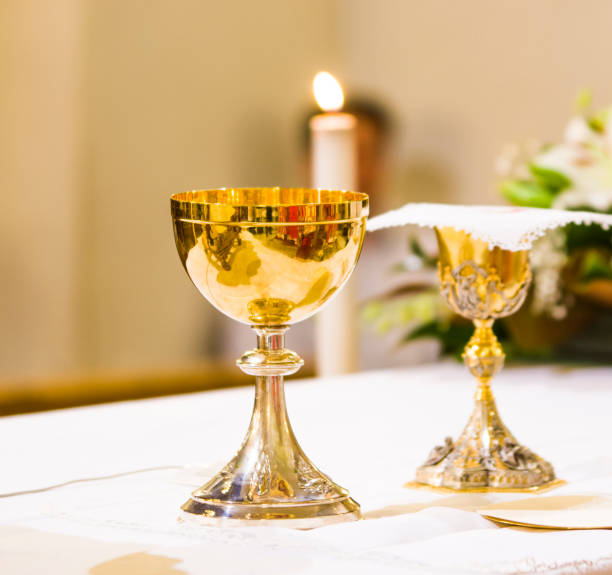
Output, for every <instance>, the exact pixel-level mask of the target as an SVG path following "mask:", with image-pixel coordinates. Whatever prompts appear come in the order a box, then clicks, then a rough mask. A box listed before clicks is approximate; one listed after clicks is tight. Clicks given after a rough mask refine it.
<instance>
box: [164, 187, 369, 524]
mask: <svg viewBox="0 0 612 575" xmlns="http://www.w3.org/2000/svg"><path fill="white" fill-rule="evenodd" d="M171 208H172V220H173V224H174V235H175V239H176V245H177V249H178V253H179V255H180V257H181V261H182V262H183V265H184V267H185V269H186V271H187V273H188V275H189V277H190V278H191V280H192V281H193V283H194V284H195V285H196V287H197V288H198V289H199V291H200V292H201V293H202V294H203V295H204V296H205V297H206V298H207V299H208V300H209V301H210V302H211V303H212V304H213V305H214V306H215V307H217V308H218V309H219V310H220V311H222V312H223V313H225V314H226V315H228V316H229V317H231V318H233V319H235V320H238V321H240V322H242V323H245V324H248V325H250V326H251V327H253V328H254V330H255V332H256V334H257V347H256V348H255V349H252V350H250V351H247V352H246V353H245V354H244V355H243V356H242V357H241V358H240V359H239V360H238V361H237V364H238V367H240V369H242V370H243V371H244V372H245V373H248V374H250V375H253V376H255V405H254V407H253V415H252V417H251V423H250V426H249V429H248V431H247V434H246V437H245V439H244V441H243V443H242V445H241V447H240V449H239V450H238V453H237V454H236V455H235V456H234V458H233V459H232V460H231V461H230V462H229V463H228V464H227V465H226V466H225V467H224V468H223V469H222V470H221V471H220V472H219V473H218V474H217V475H216V476H214V477H213V478H211V479H210V480H209V481H208V482H207V483H206V484H205V485H203V486H202V487H201V488H200V489H197V490H196V491H194V492H193V493H192V495H191V498H190V499H189V500H188V501H187V502H186V503H185V504H184V505H183V507H182V509H183V514H182V517H183V518H184V519H192V520H193V519H195V520H197V521H199V522H204V523H211V522H212V523H219V522H222V523H224V524H225V525H245V524H247V525H262V524H269V523H273V524H277V525H278V524H279V523H281V524H282V525H283V526H290V527H298V528H302V527H303V528H308V527H316V526H319V525H327V524H329V523H335V522H338V521H347V520H353V519H358V518H359V516H360V511H359V505H358V504H357V503H356V502H355V501H354V500H353V499H351V497H350V496H349V494H348V492H347V491H346V490H345V489H343V488H342V487H340V486H338V485H336V484H335V483H334V482H333V481H332V480H331V479H330V478H329V477H327V475H325V474H324V473H322V472H321V471H319V469H317V468H316V467H315V466H314V465H313V464H312V463H311V461H310V460H309V459H308V457H306V455H305V454H304V452H303V451H302V449H301V448H300V446H299V445H298V443H297V441H296V439H295V436H294V434H293V430H292V429H291V424H290V423H289V418H288V416H287V410H286V407H285V395H284V387H283V378H284V377H285V376H287V375H291V374H293V373H295V372H296V371H298V370H299V368H300V367H301V366H302V363H303V361H302V359H301V358H300V357H299V356H298V355H297V354H296V353H295V352H293V351H291V350H288V349H286V348H285V332H286V331H287V329H288V327H289V326H290V325H291V324H294V323H296V322H298V321H301V320H303V319H306V318H307V317H309V316H311V315H312V314H314V313H315V312H316V311H317V310H318V309H319V308H320V307H321V306H322V305H323V304H324V303H326V302H327V301H329V300H330V298H331V297H332V296H333V295H334V294H335V293H337V291H338V290H339V289H340V288H341V287H342V285H343V284H344V282H345V281H346V280H347V279H348V277H349V276H350V274H351V272H352V270H353V268H354V266H355V264H356V262H357V259H358V257H359V253H360V251H361V246H362V243H363V236H364V233H365V221H366V217H367V214H368V199H367V196H366V195H365V194H358V193H355V192H343V191H325V190H306V189H282V188H257V189H222V190H204V191H196V192H186V193H183V194H177V195H175V196H173V197H172V199H171ZM211 441H214V438H212V439H211Z"/></svg>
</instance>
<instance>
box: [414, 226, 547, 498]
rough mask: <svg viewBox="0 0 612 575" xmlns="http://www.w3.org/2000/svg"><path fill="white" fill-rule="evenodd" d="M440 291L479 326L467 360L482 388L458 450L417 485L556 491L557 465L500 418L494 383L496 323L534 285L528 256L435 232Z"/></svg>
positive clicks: (448, 449) (432, 463)
mask: <svg viewBox="0 0 612 575" xmlns="http://www.w3.org/2000/svg"><path fill="white" fill-rule="evenodd" d="M436 236H437V239H438V246H439V248H440V256H439V263H438V272H439V276H440V289H441V291H442V294H443V295H444V297H445V298H446V300H447V302H448V303H449V305H450V307H451V308H452V309H453V310H454V311H455V312H457V313H458V314H461V315H462V316H464V317H466V318H468V319H470V320H472V321H473V322H474V325H475V327H476V329H475V331H474V335H473V336H472V338H471V339H470V341H469V342H468V344H467V346H466V348H465V351H464V353H463V360H464V362H465V364H466V365H467V367H468V369H469V370H470V372H471V373H472V375H473V376H474V377H475V378H476V379H477V381H478V387H477V389H476V396H475V406H474V411H473V412H472V416H471V418H470V420H469V422H468V424H467V426H466V427H465V429H464V430H463V432H462V433H461V435H460V436H459V439H457V440H456V441H455V442H454V443H453V441H452V439H451V438H450V437H447V438H446V440H445V444H444V445H442V446H438V447H435V448H434V449H433V450H432V451H431V453H430V455H429V457H428V459H427V461H425V463H424V464H423V465H422V466H421V467H419V468H418V469H417V473H416V482H417V483H420V484H427V485H430V486H435V487H446V488H451V489H457V490H476V491H488V490H504V491H505V490H514V491H532V490H537V489H541V488H543V487H546V486H550V485H551V484H552V482H553V481H554V480H555V473H554V471H553V468H552V466H551V464H550V463H548V462H547V461H544V460H543V459H541V458H540V457H538V456H537V455H536V454H535V453H533V452H532V451H530V450H529V449H527V448H526V447H524V446H522V445H520V444H519V443H518V442H517V440H516V439H515V438H514V436H513V435H512V434H511V433H510V431H509V430H508V429H507V427H506V426H505V425H504V424H503V423H502V420H501V418H500V416H499V413H498V412H497V407H496V405H495V400H494V398H493V393H492V391H491V387H490V382H491V379H492V378H493V376H494V375H495V374H496V373H497V372H498V371H499V370H500V369H501V368H502V366H503V364H504V357H505V356H504V352H503V351H502V348H501V345H500V344H499V341H498V340H497V338H496V337H495V334H494V333H493V329H492V326H493V322H494V321H495V319H497V318H499V317H504V316H508V315H511V314H513V313H514V312H515V311H516V310H518V308H519V307H520V306H521V305H522V304H523V301H524V300H525V297H526V295H527V289H528V287H529V283H530V281H531V272H530V269H529V253H528V251H526V250H522V251H510V250H504V249H501V248H499V247H494V248H492V249H490V248H489V245H488V244H487V242H484V241H482V240H478V239H474V238H472V237H471V236H470V235H469V234H467V233H465V232H462V231H457V230H455V229H453V228H439V229H436Z"/></svg>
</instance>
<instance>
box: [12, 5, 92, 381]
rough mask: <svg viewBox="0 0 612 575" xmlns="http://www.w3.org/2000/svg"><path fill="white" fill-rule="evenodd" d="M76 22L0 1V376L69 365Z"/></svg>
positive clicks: (72, 11)
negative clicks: (0, 199)
mask: <svg viewBox="0 0 612 575" xmlns="http://www.w3.org/2000/svg"><path fill="white" fill-rule="evenodd" d="M81 16H82V14H81V6H80V5H79V2H78V0H61V1H56V2H41V1H35V0H3V2H1V3H0V78H1V82H2V86H1V88H0V189H1V198H2V204H1V205H2V209H1V210H0V245H1V248H0V278H1V279H0V376H4V375H6V376H10V375H16V374H18V375H21V374H32V373H46V372H49V371H55V372H61V371H65V370H70V369H72V368H74V366H75V364H76V362H77V351H76V346H77V319H78V305H79V301H80V299H79V290H78V277H77V273H78V271H77V264H78V261H77V257H78V256H77V246H78V236H77V228H76V223H77V220H78V212H77V191H78V190H77V188H78V178H79V142H80V138H81V133H80V131H79V118H80V113H81V104H82V101H81V99H80V85H79V84H80V77H79V70H80V58H81V50H82V43H81V40H82V37H81V33H82V18H81Z"/></svg>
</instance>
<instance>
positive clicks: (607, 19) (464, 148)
mask: <svg viewBox="0 0 612 575" xmlns="http://www.w3.org/2000/svg"><path fill="white" fill-rule="evenodd" d="M338 14H340V15H341V17H339V19H338V26H339V28H338V30H339V34H340V40H339V41H340V46H341V51H342V63H343V68H342V72H343V74H344V77H345V78H346V80H347V81H348V83H349V84H350V86H351V87H352V88H353V89H356V90H360V91H364V92H370V93H374V94H379V95H380V96H382V98H383V99H384V101H387V102H388V103H389V104H390V106H391V107H392V108H393V110H394V111H395V113H396V116H397V119H398V121H399V126H398V141H397V147H396V148H395V156H396V157H395V158H394V160H395V161H394V168H393V173H392V178H393V182H392V185H393V188H394V190H395V197H394V198H393V201H394V202H400V201H408V200H419V201H462V202H470V203H490V202H499V201H501V200H500V198H499V196H498V194H497V191H496V189H495V174H494V161H495V158H496V156H497V155H498V154H499V152H500V150H501V149H502V147H503V146H504V144H506V143H508V142H516V141H518V142H520V141H525V140H527V139H529V138H538V139H541V140H545V141H546V140H553V139H555V138H559V137H560V135H561V134H562V131H563V128H564V125H565V122H566V121H567V119H568V118H569V116H570V115H571V114H572V112H573V109H574V108H573V105H574V99H575V96H576V93H577V91H578V89H580V88H582V87H586V88H590V89H592V91H593V95H594V100H595V102H598V103H599V104H601V105H608V104H610V103H611V102H612V81H611V79H610V66H609V59H610V54H612V33H611V27H612V2H610V1H609V0H581V1H577V0H537V1H534V0H512V1H510V0H496V1H491V0H462V1H461V2H453V1H449V0H381V1H379V2H372V1H370V0H339V9H338Z"/></svg>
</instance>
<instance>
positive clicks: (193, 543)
mask: <svg viewBox="0 0 612 575" xmlns="http://www.w3.org/2000/svg"><path fill="white" fill-rule="evenodd" d="M493 386H494V390H495V393H496V396H497V399H498V405H499V407H500V411H501V414H502V417H503V418H504V421H505V423H506V424H507V425H508V426H509V427H510V429H511V430H512V432H513V433H514V434H515V436H516V437H517V438H518V439H519V440H520V441H523V442H524V443H525V444H526V445H528V446H529V447H530V448H531V449H533V450H534V451H536V452H537V453H539V454H540V455H542V456H543V457H545V458H546V459H548V460H549V461H551V462H552V463H553V465H554V466H555V469H556V471H557V474H558V476H560V477H561V478H563V479H565V480H567V481H568V484H567V485H566V486H564V487H561V488H559V489H556V490H555V491H551V492H549V493H547V494H546V495H552V494H554V495H562V494H564V493H566V494H577V493H589V494H590V493H598V494H608V495H610V494H612V449H611V448H610V437H611V436H612V417H611V416H610V409H611V408H612V368H580V369H578V368H576V369H571V368H567V367H530V368H526V367H516V368H507V369H506V370H504V371H503V372H502V373H501V374H500V375H499V376H498V377H497V378H496V380H495V382H494V384H493ZM473 391H474V382H473V381H472V379H471V377H470V376H469V374H468V373H467V371H466V370H465V369H464V368H463V366H461V365H459V364H454V363H442V364H439V365H431V366H423V367H418V368H412V369H406V370H402V371H378V372H365V373H361V374H356V375H351V376H343V377H336V378H329V379H315V380H302V381H296V382H289V383H288V384H287V402H288V408H289V413H290V416H291V420H292V423H293V427H294V430H295V433H296V436H297V438H298V440H299V441H300V443H301V445H302V447H303V448H304V450H305V451H306V453H307V454H308V455H309V456H310V457H311V459H312V460H313V461H314V462H315V464H316V465H317V466H318V467H320V468H321V469H322V470H323V471H325V472H326V473H328V474H329V475H330V476H331V477H332V478H333V479H334V480H335V481H336V482H338V483H339V484H340V485H343V486H344V487H346V488H348V489H349V490H350V491H351V494H352V495H353V497H354V498H355V499H356V500H357V501H358V502H359V503H360V504H361V506H362V511H363V514H364V520H362V521H359V522H355V523H345V524H339V525H335V526H330V527H324V528H320V529H316V530H311V531H293V530H289V529H283V528H273V527H269V528H268V527H263V528H234V529H218V528H210V527H199V526H196V525H191V524H180V523H178V522H177V521H176V518H177V512H178V509H179V506H180V505H181V504H182V503H183V502H184V501H185V499H186V498H187V496H188V494H189V492H190V491H191V490H192V489H193V488H195V487H196V486H197V484H198V483H201V482H203V481H204V480H205V478H206V475H207V474H209V473H212V472H213V471H215V470H217V469H218V468H219V467H220V466H221V465H222V464H223V463H224V462H225V461H226V460H228V459H229V458H230V457H231V456H232V454H233V453H234V451H235V450H236V449H237V447H238V446H239V444H240V441H241V439H242V435H243V433H244V431H245V430H246V426H247V424H248V420H249V416H250V410H251V406H252V394H253V389H252V388H240V389H231V390H224V391H214V392H206V393H200V394H193V395H184V396H176V397H170V398H163V399H152V400H141V401H134V402H124V403H120V404H111V405H105V406H97V407H87V408H78V409H70V410H64V411H56V412H49V413H43V414H36V415H24V416H15V417H6V418H0V438H1V440H0V470H1V472H0V573H2V574H7V575H8V574H10V575H21V574H24V575H25V574H27V575H34V574H37V573H45V574H46V575H49V574H55V573H62V575H72V574H79V575H80V574H86V573H92V574H93V575H100V574H101V575H104V574H109V573H110V574H113V573H117V574H120V575H122V574H124V573H125V574H130V575H137V574H139V573H147V574H149V573H151V574H157V573H159V574H162V575H166V574H168V575H179V574H185V573H186V574H190V575H191V574H193V575H199V574H204V573H206V574H211V573H215V574H217V573H218V574H223V575H225V574H234V573H236V574H238V573H240V574H241V575H242V574H258V573H266V574H268V573H300V574H306V573H356V574H362V573H364V574H365V573H377V574H379V573H383V574H384V573H428V574H429V573H438V574H439V573H472V574H479V573H559V574H562V573H563V574H565V573H568V574H569V573H571V574H573V573H612V531H607V530H601V531H543V530H527V529H519V528H500V527H498V526H496V525H495V524H493V523H491V522H489V521H487V520H486V519H484V518H482V517H480V516H479V515H478V514H477V513H475V511H474V510H475V509H478V508H481V507H484V506H486V505H488V504H491V503H494V502H498V501H503V500H504V499H511V498H519V497H520V498H523V497H525V495H517V494H436V493H432V492H429V491H425V490H410V489H405V488H403V487H402V485H403V483H405V482H406V481H407V480H410V479H412V478H413V473H414V469H415V467H416V466H417V465H419V464H420V463H422V461H423V460H424V459H425V458H426V456H427V454H428V452H429V450H430V448H431V447H432V446H433V445H434V444H436V443H440V442H441V441H442V439H443V437H444V436H445V435H453V436H456V435H457V434H458V433H459V431H460V430H461V429H462V427H463V426H464V424H465V423H466V421H467V418H468V415H469V413H470V409H471V400H472V395H473ZM185 464H191V465H190V466H189V467H187V468H185V467H184V466H185ZM153 468H155V469H153ZM143 469H149V471H142V472H139V473H133V474H127V475H118V476H116V477H114V478H106V479H99V480H93V481H85V482H76V483H69V484H68V485H66V486H63V487H58V488H55V489H51V490H47V491H41V492H38V493H30V494H23V495H13V496H6V495H8V494H10V493H14V492H23V491H29V490H38V489H41V488H45V487H48V486H51V485H55V484H60V483H65V482H71V481H74V480H77V479H86V478H95V477H102V476H111V475H116V474H122V473H126V472H131V471H137V470H143ZM3 495H4V496H3Z"/></svg>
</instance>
